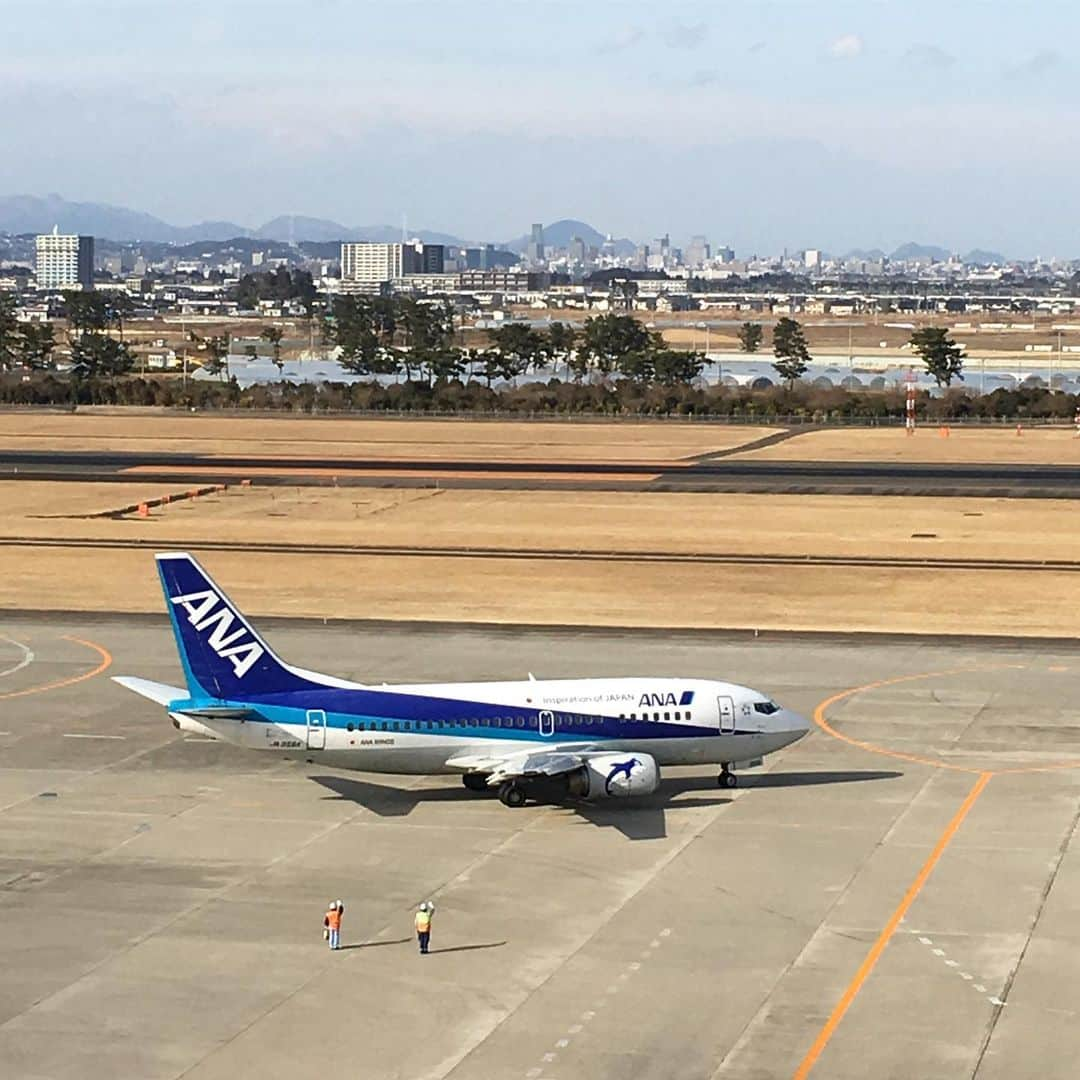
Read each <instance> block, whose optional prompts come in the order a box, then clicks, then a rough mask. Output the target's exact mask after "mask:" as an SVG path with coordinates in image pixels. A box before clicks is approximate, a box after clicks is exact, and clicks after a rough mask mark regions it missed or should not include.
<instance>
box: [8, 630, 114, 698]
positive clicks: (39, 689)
mask: <svg viewBox="0 0 1080 1080" xmlns="http://www.w3.org/2000/svg"><path fill="white" fill-rule="evenodd" d="M64 640H65V641H74V642H76V643H77V644H79V645H85V646H86V647H87V648H88V649H93V650H94V652H96V653H97V654H98V655H99V656H100V657H101V663H100V664H98V666H97V667H96V668H94V669H93V671H84V672H83V673H82V674H81V675H72V676H71V677H70V678H68V679H58V680H57V681H56V682H51V683H43V684H42V685H41V686H29V687H27V688H26V689H25V690H10V691H8V693H6V694H0V700H6V699H8V698H17V697H26V696H27V695H28V694H43V693H45V691H46V690H59V689H60V687H61V686H73V685H74V684H75V683H81V682H85V681H86V680H87V679H92V678H93V677H94V676H95V675H100V674H101V673H102V672H103V671H104V670H105V669H106V668H107V667H109V666H111V664H112V662H113V658H112V655H111V654H110V653H109V650H108V649H105V648H102V646H100V645H98V644H96V643H95V642H93V641H84V640H83V639H82V638H77V637H69V636H68V635H67V634H65V635H64Z"/></svg>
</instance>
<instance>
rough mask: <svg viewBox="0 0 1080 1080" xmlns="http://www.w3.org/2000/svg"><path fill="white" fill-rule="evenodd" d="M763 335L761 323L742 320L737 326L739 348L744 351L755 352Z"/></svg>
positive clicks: (759, 346)
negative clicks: (740, 324)
mask: <svg viewBox="0 0 1080 1080" xmlns="http://www.w3.org/2000/svg"><path fill="white" fill-rule="evenodd" d="M764 336H765V335H764V332H763V331H762V329H761V323H756V322H744V323H743V324H742V326H740V327H739V348H740V349H742V351H743V352H744V353H756V352H757V351H758V349H760V348H761V339H762V338H763V337H764Z"/></svg>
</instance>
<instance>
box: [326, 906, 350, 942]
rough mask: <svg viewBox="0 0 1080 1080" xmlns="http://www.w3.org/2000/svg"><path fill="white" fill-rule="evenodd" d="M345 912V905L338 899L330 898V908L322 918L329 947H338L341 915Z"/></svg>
mask: <svg viewBox="0 0 1080 1080" xmlns="http://www.w3.org/2000/svg"><path fill="white" fill-rule="evenodd" d="M344 914H345V905H344V904H343V903H342V902H341V901H340V900H332V901H331V902H330V909H329V910H328V911H327V913H326V917H325V918H324V919H323V926H325V927H326V938H327V940H328V941H329V942H330V948H331V949H337V948H340V942H341V916H342V915H344Z"/></svg>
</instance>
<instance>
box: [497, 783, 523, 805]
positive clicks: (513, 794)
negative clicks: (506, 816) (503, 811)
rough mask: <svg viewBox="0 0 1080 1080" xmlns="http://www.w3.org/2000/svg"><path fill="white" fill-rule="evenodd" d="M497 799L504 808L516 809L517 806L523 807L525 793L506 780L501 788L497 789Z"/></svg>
mask: <svg viewBox="0 0 1080 1080" xmlns="http://www.w3.org/2000/svg"><path fill="white" fill-rule="evenodd" d="M499 798H500V799H501V800H502V803H503V805H504V806H509V807H512V808H513V809H515V810H516V809H517V808H518V807H519V806H524V805H525V791H524V790H523V789H522V788H520V787H518V785H517V784H515V783H514V782H513V781H512V780H507V781H506V783H505V784H503V786H502V787H501V788H499Z"/></svg>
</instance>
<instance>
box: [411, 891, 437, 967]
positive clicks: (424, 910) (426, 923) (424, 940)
mask: <svg viewBox="0 0 1080 1080" xmlns="http://www.w3.org/2000/svg"><path fill="white" fill-rule="evenodd" d="M434 914H435V905H434V904H433V903H431V901H430V900H425V901H424V903H422V904H421V905H420V906H419V907H418V908H417V909H416V918H415V919H414V920H413V922H414V925H415V926H416V940H417V941H418V942H419V943H420V955H421V956H423V955H425V954H426V953H427V951H428V943H429V942H430V941H431V916H432V915H434Z"/></svg>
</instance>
